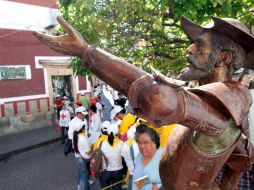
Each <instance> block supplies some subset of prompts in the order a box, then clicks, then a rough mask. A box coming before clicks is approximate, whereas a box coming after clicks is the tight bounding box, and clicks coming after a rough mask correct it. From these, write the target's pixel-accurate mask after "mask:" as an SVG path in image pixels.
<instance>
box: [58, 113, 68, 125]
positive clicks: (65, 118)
mask: <svg viewBox="0 0 254 190" xmlns="http://www.w3.org/2000/svg"><path fill="white" fill-rule="evenodd" d="M70 121H71V115H70V112H69V111H68V110H61V111H60V118H59V125H60V126H61V127H69V123H70Z"/></svg>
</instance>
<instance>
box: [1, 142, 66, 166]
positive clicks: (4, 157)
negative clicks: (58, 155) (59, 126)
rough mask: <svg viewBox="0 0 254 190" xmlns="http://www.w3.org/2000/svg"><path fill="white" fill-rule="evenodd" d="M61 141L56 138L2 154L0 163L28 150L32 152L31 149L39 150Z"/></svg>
mask: <svg viewBox="0 0 254 190" xmlns="http://www.w3.org/2000/svg"><path fill="white" fill-rule="evenodd" d="M61 139H62V137H58V138H55V139H51V140H47V141H44V142H40V143H37V144H34V145H30V146H27V147H24V148H20V149H17V150H13V151H10V152H7V153H4V154H0V162H1V161H3V160H7V159H9V158H10V157H11V156H14V155H17V154H20V153H23V152H26V151H29V150H33V149H36V148H39V147H42V146H46V145H49V144H52V143H55V142H58V141H60V140H61Z"/></svg>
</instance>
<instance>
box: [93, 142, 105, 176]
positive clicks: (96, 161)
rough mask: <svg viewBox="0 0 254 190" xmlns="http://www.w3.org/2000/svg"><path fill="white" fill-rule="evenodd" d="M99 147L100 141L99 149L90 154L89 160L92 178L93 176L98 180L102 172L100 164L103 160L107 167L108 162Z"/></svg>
mask: <svg viewBox="0 0 254 190" xmlns="http://www.w3.org/2000/svg"><path fill="white" fill-rule="evenodd" d="M101 146H102V141H101V142H100V145H99V148H98V149H96V150H94V151H93V152H92V154H91V158H90V171H91V174H92V176H94V177H95V178H99V177H100V175H101V172H102V171H103V164H102V162H103V159H104V160H105V162H106V166H107V165H108V160H107V158H106V157H105V155H104V154H103V152H102V150H101Z"/></svg>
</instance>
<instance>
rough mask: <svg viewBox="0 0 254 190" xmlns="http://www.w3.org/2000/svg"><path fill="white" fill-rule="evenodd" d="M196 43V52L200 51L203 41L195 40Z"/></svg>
mask: <svg viewBox="0 0 254 190" xmlns="http://www.w3.org/2000/svg"><path fill="white" fill-rule="evenodd" d="M196 45H197V52H198V53H201V51H202V48H203V46H204V43H203V42H202V41H200V40H197V41H196Z"/></svg>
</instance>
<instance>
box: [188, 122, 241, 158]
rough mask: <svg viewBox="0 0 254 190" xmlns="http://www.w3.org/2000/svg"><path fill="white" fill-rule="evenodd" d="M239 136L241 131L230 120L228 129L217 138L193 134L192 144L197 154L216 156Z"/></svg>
mask: <svg viewBox="0 0 254 190" xmlns="http://www.w3.org/2000/svg"><path fill="white" fill-rule="evenodd" d="M240 134H241V130H240V129H239V128H238V127H236V126H235V124H234V122H233V120H232V119H231V120H230V121H229V123H228V127H227V128H226V129H225V130H224V131H223V132H222V133H221V134H220V135H217V136H207V135H203V134H200V133H197V132H193V135H192V142H193V144H194V145H195V146H196V149H197V150H198V151H199V152H202V153H204V154H207V155H217V154H220V153H222V152H224V151H225V150H227V149H228V148H229V147H231V146H232V145H233V144H234V143H235V141H236V139H237V138H238V137H239V135H240Z"/></svg>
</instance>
